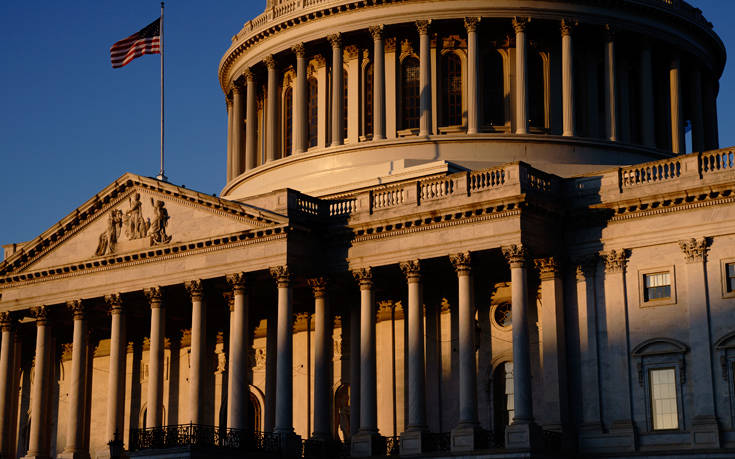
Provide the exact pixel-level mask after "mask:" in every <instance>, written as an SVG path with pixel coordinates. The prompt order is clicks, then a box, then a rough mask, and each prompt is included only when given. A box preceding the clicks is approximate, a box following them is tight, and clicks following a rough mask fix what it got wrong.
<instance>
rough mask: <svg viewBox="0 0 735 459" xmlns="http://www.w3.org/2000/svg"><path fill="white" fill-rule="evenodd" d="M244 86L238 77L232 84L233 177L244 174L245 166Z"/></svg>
mask: <svg viewBox="0 0 735 459" xmlns="http://www.w3.org/2000/svg"><path fill="white" fill-rule="evenodd" d="M242 96H243V94H242V86H241V85H240V80H239V79H238V80H237V81H235V82H234V83H233V85H232V163H231V164H232V178H235V177H237V176H238V175H240V174H242V172H243V170H244V168H243V163H242V159H243V147H244V146H245V145H244V142H243V134H244V133H245V130H244V127H245V126H243V122H244V119H243V108H244V107H243V100H242Z"/></svg>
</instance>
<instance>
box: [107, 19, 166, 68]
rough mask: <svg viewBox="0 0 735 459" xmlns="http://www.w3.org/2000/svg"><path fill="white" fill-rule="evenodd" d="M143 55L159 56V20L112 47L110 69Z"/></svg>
mask: <svg viewBox="0 0 735 459" xmlns="http://www.w3.org/2000/svg"><path fill="white" fill-rule="evenodd" d="M144 54H161V18H158V19H156V20H155V21H153V22H151V23H150V24H148V25H147V26H145V27H144V28H142V29H141V30H139V31H138V32H136V33H134V34H133V35H131V36H129V37H128V38H123V39H122V40H120V41H118V42H117V43H115V44H114V45H112V47H111V48H110V60H111V61H112V68H114V69H116V68H119V67H122V66H124V65H126V64H127V63H128V62H130V61H132V60H133V59H135V58H136V57H140V56H142V55H144Z"/></svg>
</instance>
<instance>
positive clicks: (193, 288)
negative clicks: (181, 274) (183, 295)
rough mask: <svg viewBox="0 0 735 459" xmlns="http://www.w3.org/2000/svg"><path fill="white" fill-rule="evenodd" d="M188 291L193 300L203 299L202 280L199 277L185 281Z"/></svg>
mask: <svg viewBox="0 0 735 459" xmlns="http://www.w3.org/2000/svg"><path fill="white" fill-rule="evenodd" d="M184 287H185V288H186V292H187V293H188V294H189V296H190V297H191V299H192V300H201V299H202V296H203V295H204V287H203V286H202V281H201V280H199V279H196V280H192V281H188V282H185V283H184Z"/></svg>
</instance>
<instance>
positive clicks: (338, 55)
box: [327, 33, 344, 147]
mask: <svg viewBox="0 0 735 459" xmlns="http://www.w3.org/2000/svg"><path fill="white" fill-rule="evenodd" d="M327 40H329V43H330V44H331V45H332V146H333V147H337V146H339V145H342V144H343V143H344V139H343V137H342V136H343V135H344V114H343V112H344V81H342V80H343V78H342V76H343V75H342V73H343V72H344V68H343V66H342V34H339V33H335V34H332V35H329V36H328V37H327Z"/></svg>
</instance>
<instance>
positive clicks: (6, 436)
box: [0, 312, 17, 457]
mask: <svg viewBox="0 0 735 459" xmlns="http://www.w3.org/2000/svg"><path fill="white" fill-rule="evenodd" d="M16 326H17V325H16V321H15V317H13V316H12V315H11V314H10V313H9V312H0V329H2V340H1V341H0V457H13V456H15V454H14V453H13V454H11V448H12V447H11V442H10V437H11V433H10V426H11V425H12V422H11V405H12V402H11V400H12V399H13V397H15V396H16V395H17V394H16V393H15V390H14V387H13V380H14V379H15V377H14V376H15V375H14V374H13V372H14V368H13V361H14V356H13V347H14V346H15V343H14V335H15V331H16Z"/></svg>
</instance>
